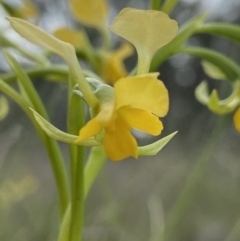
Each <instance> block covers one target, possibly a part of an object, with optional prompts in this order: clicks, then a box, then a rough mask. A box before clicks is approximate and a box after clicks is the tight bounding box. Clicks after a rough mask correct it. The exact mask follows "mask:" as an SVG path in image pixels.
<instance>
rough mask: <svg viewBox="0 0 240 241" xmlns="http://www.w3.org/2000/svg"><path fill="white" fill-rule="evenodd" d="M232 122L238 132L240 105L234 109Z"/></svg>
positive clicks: (239, 127)
mask: <svg viewBox="0 0 240 241" xmlns="http://www.w3.org/2000/svg"><path fill="white" fill-rule="evenodd" d="M233 123H234V126H235V128H236V130H237V131H238V132H240V107H239V108H238V109H237V110H236V112H235V113H234V115H233Z"/></svg>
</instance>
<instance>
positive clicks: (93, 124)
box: [75, 118, 102, 143]
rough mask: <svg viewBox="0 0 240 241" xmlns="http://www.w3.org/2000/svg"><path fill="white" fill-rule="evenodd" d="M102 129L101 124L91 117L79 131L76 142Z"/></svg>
mask: <svg viewBox="0 0 240 241" xmlns="http://www.w3.org/2000/svg"><path fill="white" fill-rule="evenodd" d="M101 129H102V125H101V124H100V123H99V121H98V120H97V119H96V118H93V119H91V120H90V121H89V122H88V123H87V124H86V125H85V126H84V127H83V128H82V129H81V130H80V131H79V136H78V138H77V139H76V141H75V142H76V143H78V142H81V141H84V140H87V139H88V138H90V137H92V136H95V135H97V134H98V133H99V132H100V130H101Z"/></svg>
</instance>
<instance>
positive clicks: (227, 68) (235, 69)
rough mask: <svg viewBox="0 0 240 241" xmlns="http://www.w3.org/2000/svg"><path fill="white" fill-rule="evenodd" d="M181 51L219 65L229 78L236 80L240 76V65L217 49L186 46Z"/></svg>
mask: <svg viewBox="0 0 240 241" xmlns="http://www.w3.org/2000/svg"><path fill="white" fill-rule="evenodd" d="M179 53H185V54H190V55H194V56H197V57H199V58H202V59H204V60H207V61H208V62H210V63H211V64H213V65H215V66H217V67H218V68H219V69H220V70H221V71H222V72H223V73H224V74H225V75H226V77H227V80H230V81H236V80H238V79H239V77H240V68H239V66H238V65H237V64H236V63H235V62H234V61H233V60H232V59H230V58H228V57H226V56H224V55H223V54H220V53H218V52H216V51H213V50H209V49H207V48H199V47H186V48H181V49H180V50H179Z"/></svg>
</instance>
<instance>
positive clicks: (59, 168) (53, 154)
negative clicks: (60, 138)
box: [4, 51, 69, 217]
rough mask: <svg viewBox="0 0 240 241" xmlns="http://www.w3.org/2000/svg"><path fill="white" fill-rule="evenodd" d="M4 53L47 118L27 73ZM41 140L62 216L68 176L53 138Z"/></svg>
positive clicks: (67, 192)
mask: <svg viewBox="0 0 240 241" xmlns="http://www.w3.org/2000/svg"><path fill="white" fill-rule="evenodd" d="M4 54H5V57H6V59H7V61H8V63H9V65H10V66H11V68H12V69H13V70H14V72H15V74H16V75H17V76H18V79H19V81H20V83H21V85H22V88H23V89H24V91H25V93H26V95H27V99H29V100H30V102H31V103H32V105H33V107H34V109H35V110H36V111H37V112H38V113H39V114H40V115H41V116H43V117H44V118H45V119H47V120H49V117H48V113H47V111H46V109H45V107H44V105H43V103H42V101H41V99H40V97H39V95H38V93H37V91H36V89H35V88H34V86H33V84H32V82H31V80H30V78H29V77H28V75H27V74H26V73H25V72H24V70H22V68H21V67H20V65H19V64H18V62H17V61H16V60H15V59H14V58H13V57H12V56H11V55H10V54H9V53H8V52H6V51H5V52H4ZM43 142H44V145H45V148H46V150H47V152H48V156H49V158H50V160H51V165H52V169H53V174H54V177H55V181H56V184H57V190H58V193H59V199H60V214H61V217H63V215H64V213H65V211H66V208H67V205H68V200H69V186H68V177H67V172H66V168H65V165H64V160H63V157H62V154H61V151H60V148H59V146H58V144H57V142H56V141H55V140H53V139H52V138H50V137H49V136H46V138H44V140H43Z"/></svg>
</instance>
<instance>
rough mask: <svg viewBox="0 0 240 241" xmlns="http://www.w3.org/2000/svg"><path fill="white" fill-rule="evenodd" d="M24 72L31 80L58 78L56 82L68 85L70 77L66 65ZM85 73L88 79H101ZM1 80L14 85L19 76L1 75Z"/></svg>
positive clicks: (35, 68) (11, 74)
mask: <svg viewBox="0 0 240 241" xmlns="http://www.w3.org/2000/svg"><path fill="white" fill-rule="evenodd" d="M24 71H25V73H26V74H27V75H28V76H29V77H30V78H37V77H43V76H46V77H48V76H49V78H50V79H53V80H55V79H54V78H53V77H55V78H56V77H57V80H56V81H57V82H61V83H67V80H68V75H69V69H68V67H67V66H66V65H49V66H42V67H34V68H31V69H26V70H24ZM83 73H84V75H85V76H86V77H92V78H96V79H100V77H99V76H98V75H96V74H94V73H93V72H91V71H89V70H84V71H83ZM0 79H2V80H4V81H5V82H6V83H7V84H12V83H14V82H16V79H17V76H16V74H15V73H8V74H1V75H0Z"/></svg>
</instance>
